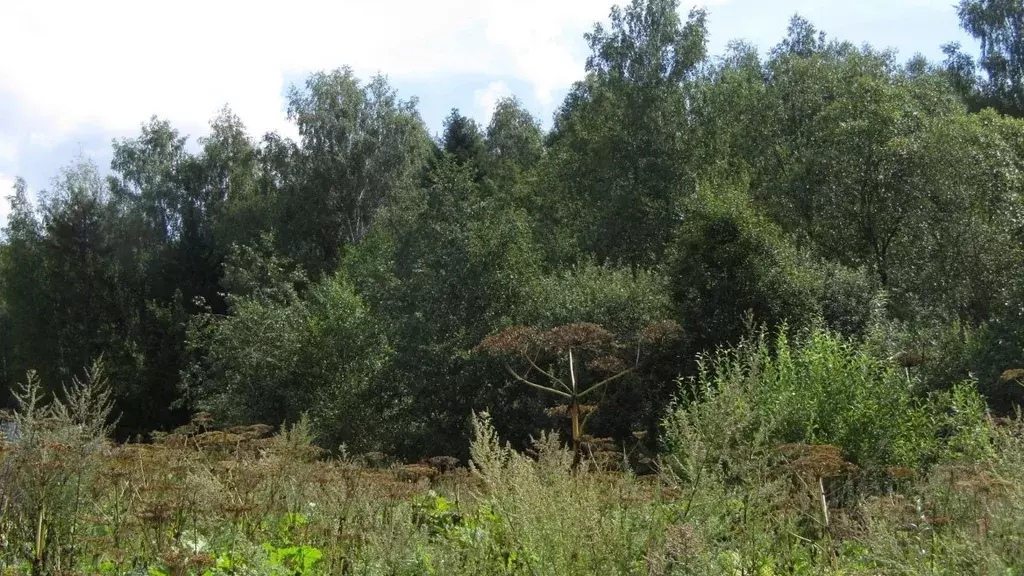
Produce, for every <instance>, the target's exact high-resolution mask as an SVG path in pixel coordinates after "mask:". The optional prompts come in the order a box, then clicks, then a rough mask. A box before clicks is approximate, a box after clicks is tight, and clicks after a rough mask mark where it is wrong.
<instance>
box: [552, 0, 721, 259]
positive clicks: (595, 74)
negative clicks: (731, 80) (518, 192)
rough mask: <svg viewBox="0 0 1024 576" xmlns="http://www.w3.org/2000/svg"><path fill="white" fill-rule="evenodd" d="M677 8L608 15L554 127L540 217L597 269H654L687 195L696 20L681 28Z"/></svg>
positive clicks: (697, 15)
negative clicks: (615, 265)
mask: <svg viewBox="0 0 1024 576" xmlns="http://www.w3.org/2000/svg"><path fill="white" fill-rule="evenodd" d="M678 8H679V5H678V2H677V1H675V0H634V1H633V2H632V3H630V5H629V6H627V7H625V8H621V9H620V8H614V9H613V10H612V14H611V26H610V27H609V28H605V27H604V26H602V25H597V26H595V28H594V30H593V31H592V32H591V33H589V34H588V35H587V41H588V43H589V45H590V49H591V56H590V57H589V58H588V60H587V78H586V80H584V81H583V82H580V83H578V84H577V85H576V86H575V87H574V88H573V90H572V91H571V93H570V95H569V96H568V97H567V98H566V101H565V104H564V105H563V107H562V109H561V110H560V111H559V113H558V115H557V117H556V119H555V128H554V131H553V134H552V136H551V142H552V144H553V150H552V153H551V154H550V163H551V165H550V166H548V167H547V168H546V169H545V172H546V174H545V176H544V178H543V180H542V187H543V188H546V189H547V191H546V192H545V195H546V196H547V197H548V198H549V202H550V205H548V206H545V207H544V211H546V212H549V213H550V214H552V215H553V216H551V217H549V218H553V219H554V220H555V221H554V222H552V223H550V224H549V226H551V227H559V228H564V229H567V230H568V231H569V234H570V235H571V237H572V239H571V240H570V241H574V242H575V243H576V244H577V247H578V250H580V251H582V252H589V253H592V254H594V255H596V256H597V257H598V258H599V259H600V260H602V261H615V262H621V263H623V264H628V265H630V266H634V267H643V266H650V265H653V264H654V263H655V262H657V261H658V259H659V258H660V256H661V254H662V253H663V251H664V249H665V247H666V246H667V244H668V241H669V238H670V236H671V233H672V230H673V228H674V227H675V225H676V222H677V219H678V208H679V204H680V202H681V200H682V199H683V198H684V197H685V196H687V195H688V194H689V193H691V192H692V191H693V186H694V174H693V166H692V164H691V160H692V158H693V151H694V147H693V146H692V142H691V141H690V136H691V133H692V131H691V125H690V121H689V115H688V111H687V103H688V101H689V97H688V94H689V93H690V89H691V88H692V81H693V80H694V79H695V78H696V72H697V68H698V66H699V65H700V64H701V63H702V62H703V61H704V59H705V46H706V40H707V30H706V26H705V23H706V14H705V12H704V11H701V10H696V11H694V12H692V13H691V14H690V16H689V19H688V20H685V21H684V20H683V19H681V18H680V16H679V13H678ZM556 243H558V241H556Z"/></svg>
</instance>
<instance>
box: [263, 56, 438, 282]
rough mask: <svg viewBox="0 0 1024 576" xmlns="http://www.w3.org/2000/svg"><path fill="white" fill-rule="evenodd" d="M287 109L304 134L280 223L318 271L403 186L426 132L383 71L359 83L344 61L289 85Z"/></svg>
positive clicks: (415, 169)
mask: <svg viewBox="0 0 1024 576" xmlns="http://www.w3.org/2000/svg"><path fill="white" fill-rule="evenodd" d="M288 115H289V118H291V119H293V120H294V121H295V122H296V124H297V125H298V129H299V134H300V135H301V136H302V148H301V149H298V150H296V149H293V156H292V158H291V160H290V161H291V162H293V163H295V164H296V166H297V170H298V178H299V180H298V182H297V184H298V185H297V186H295V187H293V188H291V189H289V190H288V191H287V194H284V195H281V196H280V199H281V204H280V205H279V206H278V207H277V210H278V214H279V220H278V222H277V229H278V232H279V235H280V241H281V242H282V243H283V245H284V246H285V247H286V249H287V251H288V252H289V253H290V254H291V255H292V257H293V258H295V259H296V260H297V261H298V262H299V263H300V264H301V265H302V266H303V268H304V269H306V270H307V271H308V272H309V273H310V274H311V275H312V276H313V277H314V278H316V277H319V276H320V274H322V273H324V272H325V271H330V270H333V269H334V268H335V267H336V266H337V264H338V262H339V255H340V249H341V247H342V245H344V244H347V243H355V242H358V241H359V240H360V239H362V238H363V237H364V236H365V235H366V234H367V232H368V231H369V230H370V227H371V225H372V223H373V221H374V219H375V217H376V216H377V214H378V212H379V211H380V210H381V209H382V208H383V207H385V206H386V205H387V204H389V203H391V202H394V201H396V200H397V197H399V196H401V195H402V194H405V193H408V191H409V189H410V188H411V187H412V186H413V185H414V184H415V181H416V179H417V178H418V177H419V176H420V175H421V172H422V170H423V168H424V166H425V162H426V160H427V153H428V151H429V139H428V137H427V133H426V129H425V128H424V126H423V122H422V121H421V120H420V117H419V114H418V113H417V112H416V101H415V100H411V101H402V100H399V99H398V97H397V95H396V93H395V91H394V90H393V89H392V88H391V87H390V86H389V85H388V83H387V81H386V80H385V79H384V78H383V77H379V76H378V77H376V78H374V79H372V80H371V81H370V82H369V83H368V84H366V85H362V84H361V83H360V82H359V80H358V79H357V78H356V77H355V76H354V75H353V73H352V70H351V69H349V68H343V69H340V70H335V71H333V72H330V73H324V72H320V73H317V74H313V75H312V76H310V77H309V78H308V79H307V80H306V85H305V88H304V89H301V90H300V89H299V88H296V87H293V88H292V90H291V91H290V93H289V104H288ZM293 169H295V168H293Z"/></svg>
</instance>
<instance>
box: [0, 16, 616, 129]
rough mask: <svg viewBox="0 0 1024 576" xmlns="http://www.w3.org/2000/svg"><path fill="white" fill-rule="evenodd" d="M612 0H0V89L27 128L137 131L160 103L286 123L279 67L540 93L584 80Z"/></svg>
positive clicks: (255, 125) (176, 116)
mask: <svg viewBox="0 0 1024 576" xmlns="http://www.w3.org/2000/svg"><path fill="white" fill-rule="evenodd" d="M610 5H611V2H610V1H609V0H558V1H556V2H550V1H548V0H519V1H516V2H509V1H508V0H438V1H436V2H421V1H419V0H390V1H389V0H383V1H380V2H372V3H371V2H364V1H362V0H335V1H333V2H332V1H321V0H296V1H294V2H291V3H287V4H286V3H283V2H268V1H265V0H264V1H260V0H256V1H251V0H250V1H245V2H242V1H240V0H220V1H217V0H179V1H177V2H166V1H165V2H160V3H156V2H138V1H136V0H97V1H94V2H79V1H76V0H35V1H33V2H21V1H18V0H0V21H3V22H5V23H7V24H8V25H7V26H5V31H4V34H2V35H0V53H2V54H8V55H14V54H17V56H16V57H6V58H2V59H0V92H7V93H11V94H13V95H14V96H15V97H16V99H17V101H18V103H19V105H20V106H22V107H23V108H24V111H25V112H26V113H27V114H29V115H30V116H31V117H32V118H33V131H34V132H35V134H34V135H33V137H35V138H37V139H41V140H46V139H57V140H59V139H61V138H62V137H64V136H66V135H67V134H69V133H71V132H72V131H73V130H75V129H76V128H80V127H82V126H86V125H92V126H96V127H100V128H102V129H105V130H110V131H134V130H135V129H137V127H138V125H139V124H140V123H141V122H143V121H144V120H145V119H146V118H148V117H149V116H150V115H152V114H157V115H159V116H161V117H165V118H167V119H169V120H171V122H172V123H174V124H175V125H176V126H179V127H181V129H182V130H183V131H185V132H192V133H193V134H195V133H197V132H203V131H205V130H204V128H205V126H206V123H207V122H208V121H209V119H210V118H211V117H212V116H213V115H214V114H215V113H216V111H217V110H218V109H219V108H220V107H221V106H222V105H224V104H225V103H227V104H230V105H231V107H232V108H233V109H234V111H235V112H236V113H237V114H238V115H239V116H240V117H241V118H242V119H243V120H244V121H245V122H246V123H247V124H248V125H249V127H250V129H251V131H253V132H254V133H257V134H258V133H261V132H263V131H266V130H272V129H281V128H282V126H283V125H284V124H285V118H284V113H283V111H282V106H283V101H282V99H281V91H282V89H283V88H284V74H285V73H287V72H293V71H306V70H316V69H325V68H334V67H337V66H340V65H345V64H348V65H351V66H353V68H355V69H356V71H357V72H358V73H359V74H360V75H362V76H364V77H365V76H368V75H370V74H373V73H376V72H378V71H380V72H383V73H386V74H388V75H390V76H392V77H395V78H403V79H404V78H408V79H424V78H441V77H444V76H448V75H455V74H481V75H491V76H506V77H509V76H510V77H514V78H517V79H519V80H522V81H525V82H527V83H528V84H530V85H531V86H532V87H533V90H534V93H535V95H536V96H537V98H538V99H539V100H540V101H541V102H542V103H548V104H549V103H550V102H551V100H552V97H553V95H554V94H555V93H556V92H557V91H558V90H559V89H561V88H563V87H564V86H566V85H568V84H569V83H571V82H572V81H573V80H575V79H576V78H578V77H579V75H580V74H581V71H582V62H581V61H579V51H580V48H581V33H582V32H583V31H584V30H585V29H586V28H588V27H589V26H590V24H591V23H593V22H594V21H596V20H600V19H603V18H605V17H606V16H607V14H608V9H609V6H610Z"/></svg>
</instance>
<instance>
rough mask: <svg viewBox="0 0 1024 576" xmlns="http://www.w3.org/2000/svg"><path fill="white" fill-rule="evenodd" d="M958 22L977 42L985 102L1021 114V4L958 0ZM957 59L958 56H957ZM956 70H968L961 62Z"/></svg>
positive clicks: (1023, 90)
mask: <svg viewBox="0 0 1024 576" xmlns="http://www.w3.org/2000/svg"><path fill="white" fill-rule="evenodd" d="M957 14H958V15H959V16H960V25H961V26H962V27H963V28H964V30H966V31H967V32H968V33H970V34H971V36H974V38H976V39H977V40H978V41H980V42H981V57H980V59H979V61H978V64H979V66H980V67H981V69H982V70H983V71H984V72H985V74H986V76H987V78H986V80H985V83H984V85H983V88H982V89H983V91H984V92H985V93H986V96H987V97H988V99H989V101H990V102H991V103H992V104H993V105H995V106H996V107H997V108H998V109H999V110H1000V111H1001V112H1004V113H1006V114H1010V115H1013V116H1018V117H1019V116H1021V115H1022V114H1024V42H1022V40H1021V33H1022V31H1024V3H1022V2H1021V1H1020V0H960V4H959V6H958V7H957ZM957 62H958V63H959V62H960V59H959V58H957ZM957 68H958V69H959V70H960V71H964V72H966V71H967V70H968V69H967V67H966V66H964V65H963V64H961V65H960V66H958V67H957Z"/></svg>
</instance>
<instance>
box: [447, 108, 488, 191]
mask: <svg viewBox="0 0 1024 576" xmlns="http://www.w3.org/2000/svg"><path fill="white" fill-rule="evenodd" d="M438 153H439V154H442V155H443V154H448V155H450V156H451V157H453V158H455V161H456V162H458V163H459V164H461V165H464V166H470V167H471V168H472V169H473V171H474V172H475V180H476V181H477V182H481V181H482V180H483V178H484V175H485V172H486V164H487V146H486V145H485V144H484V137H483V134H481V132H480V127H479V126H477V123H476V121H474V120H473V119H471V118H467V117H465V116H463V115H462V114H461V113H460V112H459V110H458V109H457V108H452V111H451V113H449V114H448V117H447V118H446V119H445V121H444V135H443V136H442V138H441V146H440V149H439V150H438Z"/></svg>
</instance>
